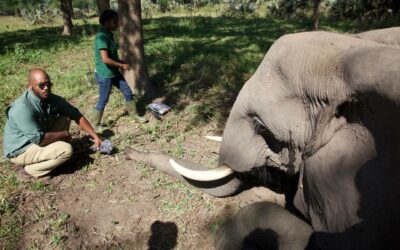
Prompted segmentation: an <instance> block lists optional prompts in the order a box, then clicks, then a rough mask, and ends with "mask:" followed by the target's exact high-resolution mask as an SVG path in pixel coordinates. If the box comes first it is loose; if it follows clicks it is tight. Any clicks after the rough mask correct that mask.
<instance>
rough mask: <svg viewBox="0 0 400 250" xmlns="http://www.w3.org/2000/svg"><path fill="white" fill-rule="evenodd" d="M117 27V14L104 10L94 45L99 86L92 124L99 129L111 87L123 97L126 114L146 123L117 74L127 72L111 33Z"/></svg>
mask: <svg viewBox="0 0 400 250" xmlns="http://www.w3.org/2000/svg"><path fill="white" fill-rule="evenodd" d="M117 27H118V13H117V12H115V11H114V10H105V11H104V12H103V13H102V14H101V16H100V28H99V31H98V32H97V34H96V40H95V43H94V54H95V60H96V70H95V78H96V81H97V83H98V85H99V100H98V102H97V104H96V108H95V110H94V114H93V124H94V126H95V127H97V128H99V129H101V126H100V122H101V118H102V117H103V112H104V108H105V106H106V104H107V102H108V99H109V97H110V94H111V88H112V86H113V85H114V86H115V87H117V88H118V89H119V90H120V91H121V92H122V94H123V95H124V98H125V102H126V109H127V110H128V114H129V115H130V116H131V117H132V118H134V120H136V121H139V122H146V121H147V120H146V119H145V118H144V117H142V116H139V115H138V113H137V109H136V101H135V100H134V96H133V93H132V90H131V88H130V87H129V85H128V83H127V82H126V81H125V79H124V77H123V76H122V75H121V73H120V72H119V70H120V69H121V70H128V69H129V65H128V64H126V63H124V62H122V61H120V60H119V59H118V46H117V44H116V42H115V41H114V37H113V33H112V31H115V30H116V29H117Z"/></svg>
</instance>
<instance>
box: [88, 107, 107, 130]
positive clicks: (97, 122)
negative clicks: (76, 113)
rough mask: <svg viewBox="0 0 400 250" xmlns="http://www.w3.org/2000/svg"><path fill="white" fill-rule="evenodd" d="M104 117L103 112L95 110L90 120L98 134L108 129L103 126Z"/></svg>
mask: <svg viewBox="0 0 400 250" xmlns="http://www.w3.org/2000/svg"><path fill="white" fill-rule="evenodd" d="M102 117H103V111H98V110H97V109H94V110H93V112H92V115H91V118H90V122H91V125H92V126H93V128H94V130H95V131H96V132H98V133H102V132H103V131H104V130H106V129H107V128H106V127H104V126H102V125H101V118H102Z"/></svg>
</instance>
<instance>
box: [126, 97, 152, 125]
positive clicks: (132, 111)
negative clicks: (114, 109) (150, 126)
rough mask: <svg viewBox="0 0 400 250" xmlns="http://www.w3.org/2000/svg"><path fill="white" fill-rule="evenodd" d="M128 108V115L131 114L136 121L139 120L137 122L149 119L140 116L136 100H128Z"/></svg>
mask: <svg viewBox="0 0 400 250" xmlns="http://www.w3.org/2000/svg"><path fill="white" fill-rule="evenodd" d="M126 110H128V115H129V116H130V117H131V118H132V119H133V120H134V121H137V122H140V123H145V122H148V120H147V119H146V117H144V116H140V115H139V114H138V112H137V109H136V102H135V100H132V101H129V102H126Z"/></svg>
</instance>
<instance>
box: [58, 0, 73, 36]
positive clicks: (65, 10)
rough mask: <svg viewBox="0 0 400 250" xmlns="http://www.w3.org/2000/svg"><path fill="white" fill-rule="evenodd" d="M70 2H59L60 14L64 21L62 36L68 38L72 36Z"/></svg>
mask: <svg viewBox="0 0 400 250" xmlns="http://www.w3.org/2000/svg"><path fill="white" fill-rule="evenodd" d="M71 10H72V1H71V0H61V12H62V14H63V21H64V31H63V33H62V35H63V36H70V35H71V34H72V29H73V24H72V11H71Z"/></svg>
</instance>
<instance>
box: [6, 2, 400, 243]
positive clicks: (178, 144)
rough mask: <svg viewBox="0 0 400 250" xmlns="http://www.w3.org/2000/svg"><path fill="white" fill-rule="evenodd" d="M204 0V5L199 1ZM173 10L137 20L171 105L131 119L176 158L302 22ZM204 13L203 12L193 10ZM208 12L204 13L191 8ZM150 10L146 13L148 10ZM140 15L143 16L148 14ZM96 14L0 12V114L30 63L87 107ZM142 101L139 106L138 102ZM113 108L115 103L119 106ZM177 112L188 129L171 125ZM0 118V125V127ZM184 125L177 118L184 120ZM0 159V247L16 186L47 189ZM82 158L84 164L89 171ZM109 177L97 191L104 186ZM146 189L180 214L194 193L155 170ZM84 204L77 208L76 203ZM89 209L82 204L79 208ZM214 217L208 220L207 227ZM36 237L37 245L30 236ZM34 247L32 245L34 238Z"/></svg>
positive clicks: (42, 215) (346, 28) (144, 171)
mask: <svg viewBox="0 0 400 250" xmlns="http://www.w3.org/2000/svg"><path fill="white" fill-rule="evenodd" d="M207 8H209V7H207ZM207 8H204V9H202V10H201V11H197V10H180V11H179V15H178V16H159V17H154V18H145V19H144V20H143V25H144V26H143V33H144V36H145V37H144V40H145V54H146V67H147V70H148V72H149V75H150V78H151V81H152V82H153V83H154V84H155V85H156V86H157V87H158V89H159V91H160V93H159V94H160V95H165V96H166V97H167V103H168V104H170V105H171V106H172V107H173V110H172V111H171V113H172V115H171V116H170V119H169V120H167V121H165V122H163V123H149V124H144V125H140V126H141V127H140V129H141V131H144V133H146V134H147V135H148V136H146V138H150V140H153V141H156V140H158V141H160V142H161V143H165V144H170V143H171V141H172V142H174V143H175V144H174V145H175V147H172V148H170V149H169V150H170V153H172V154H174V155H176V156H184V155H185V154H188V153H189V152H186V151H185V150H184V148H183V146H182V143H183V141H184V138H185V135H186V134H187V133H189V132H190V130H191V129H192V128H193V127H197V126H202V125H203V124H207V123H209V122H211V121H213V122H216V123H217V124H220V126H223V124H224V122H225V120H226V118H227V116H228V114H229V110H230V108H231V106H232V104H233V102H234V100H235V98H236V96H237V94H238V92H239V90H240V89H241V87H242V86H243V84H244V83H245V82H246V80H247V79H248V78H249V77H250V76H251V75H252V74H253V72H254V71H255V70H256V69H257V67H258V65H259V63H260V62H261V60H262V58H263V56H264V55H265V53H266V51H267V50H268V48H269V47H270V46H271V44H272V43H273V42H274V41H275V40H276V39H277V38H279V37H280V36H282V35H284V34H288V33H293V32H300V31H306V30H308V29H309V27H311V22H310V19H309V18H304V17H295V18H292V19H290V20H280V19H276V18H273V17H265V16H262V17H261V16H231V17H229V16H221V15H216V14H218V13H221V12H223V10H222V9H218V10H215V9H214V10H210V9H207ZM202 11H203V12H202ZM204 13H207V14H209V13H211V15H209V16H199V15H198V14H204ZM150 14H151V13H150ZM150 14H149V16H151V15H150ZM96 22H97V20H95V19H88V20H81V21H78V22H75V33H74V35H72V36H71V37H61V36H60V34H61V32H62V28H61V25H60V23H59V22H56V23H54V24H49V25H41V26H29V25H27V22H26V21H25V20H22V19H19V18H14V17H5V16H0V78H1V79H2V88H1V91H0V114H4V110H5V108H6V107H7V105H9V104H10V103H11V102H12V101H13V100H14V99H15V98H16V97H17V96H19V95H20V94H21V93H22V91H23V90H24V89H25V88H26V78H27V72H28V70H29V69H30V68H32V67H41V68H44V69H46V70H47V71H48V73H49V74H50V76H51V78H52V81H53V82H54V83H55V87H54V91H55V93H57V94H59V95H62V96H64V97H66V98H67V99H70V100H73V101H74V103H75V105H76V106H77V107H78V108H80V109H81V111H83V112H84V113H88V112H89V110H90V109H92V107H93V105H94V102H95V100H96V98H93V97H95V96H96V94H97V87H96V85H93V84H92V83H91V81H92V79H91V75H92V73H93V61H94V60H93V50H92V44H93V41H94V33H95V31H96V30H97V24H96ZM320 23H321V29H322V30H329V31H335V32H358V31H363V30H366V29H369V28H383V27H388V26H391V25H398V24H399V20H398V19H391V20H382V21H379V22H369V23H368V22H357V21H348V20H335V21H334V22H332V21H330V20H328V19H327V18H324V17H322V19H321V22H320ZM141 105H144V104H143V103H142V104H141ZM122 108H123V99H122V97H121V96H120V95H118V94H116V93H115V92H114V93H113V97H112V98H111V99H110V103H109V105H108V106H107V110H106V111H107V112H109V116H110V119H109V120H106V122H107V124H108V125H111V126H112V125H113V123H114V121H115V119H118V116H116V115H117V112H116V110H120V109H122ZM118 112H119V111H118ZM183 120H185V122H187V124H189V125H188V126H187V127H185V128H182V127H181V126H180V123H181V121H183ZM4 123H5V116H4V115H1V116H0V132H1V131H3V127H4ZM185 124H186V123H185ZM140 139H141V137H140V136H139V137H136V136H132V135H130V134H129V132H126V133H125V134H122V135H115V142H118V145H116V146H117V147H119V148H122V147H123V146H124V145H129V144H133V143H135V142H137V141H138V140H140ZM1 165H2V166H1V167H0V246H1V247H3V246H4V247H5V248H14V247H15V246H17V244H18V239H19V237H20V235H21V233H23V225H22V223H21V220H20V217H19V216H20V215H19V213H18V204H19V203H18V197H19V196H18V195H19V194H20V193H21V190H23V189H29V190H30V191H32V192H42V191H46V190H47V189H46V188H45V187H44V186H42V185H41V184H39V183H34V184H32V186H30V187H28V186H24V185H22V184H21V183H19V182H18V181H17V180H16V178H15V173H14V172H15V170H14V169H12V168H11V164H10V163H9V162H7V161H2V163H1ZM135 166H136V168H137V169H139V170H140V172H141V175H142V177H150V176H151V175H152V172H151V171H152V170H150V169H149V168H148V167H146V166H143V165H140V164H137V165H135ZM90 167H91V165H89V164H88V165H87V166H86V168H85V169H89V168H90ZM85 187H86V188H87V189H88V190H90V191H95V190H96V187H97V185H96V182H94V181H92V182H90V183H88V184H86V185H85ZM113 187H114V184H113V183H109V185H108V186H107V188H106V192H107V193H109V194H111V193H112V192H113ZM153 187H154V188H168V189H171V190H174V191H176V193H177V199H176V200H174V201H167V200H163V201H161V202H162V207H163V209H165V210H169V211H175V213H177V214H180V213H182V212H184V211H191V209H193V207H195V206H196V202H197V201H196V198H194V197H199V195H198V194H196V193H193V191H192V190H191V189H188V187H187V186H186V185H183V186H179V185H178V186H176V184H175V182H174V183H172V182H169V181H167V180H166V179H163V178H158V179H157V178H156V179H155V180H154V181H153ZM85 212H86V211H85ZM87 212H89V211H87ZM34 214H35V216H34V217H35V218H36V219H34V218H32V221H35V220H45V219H46V218H47V217H48V216H49V215H48V214H49V212H43V211H41V210H39V211H36V212H35V213H34ZM68 219H69V218H68V216H64V215H58V217H56V218H55V219H53V220H52V222H51V228H52V235H51V236H50V237H49V240H50V242H49V245H51V246H52V247H60V246H62V244H63V242H64V238H63V234H62V232H61V231H62V230H61V228H62V225H64V224H65V223H66V221H67V220H68ZM219 224H220V222H216V223H215V225H210V229H211V231H215V230H216V228H218V227H219ZM35 244H36V243H35ZM38 244H39V243H38ZM37 248H40V247H39V245H38V246H37Z"/></svg>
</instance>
